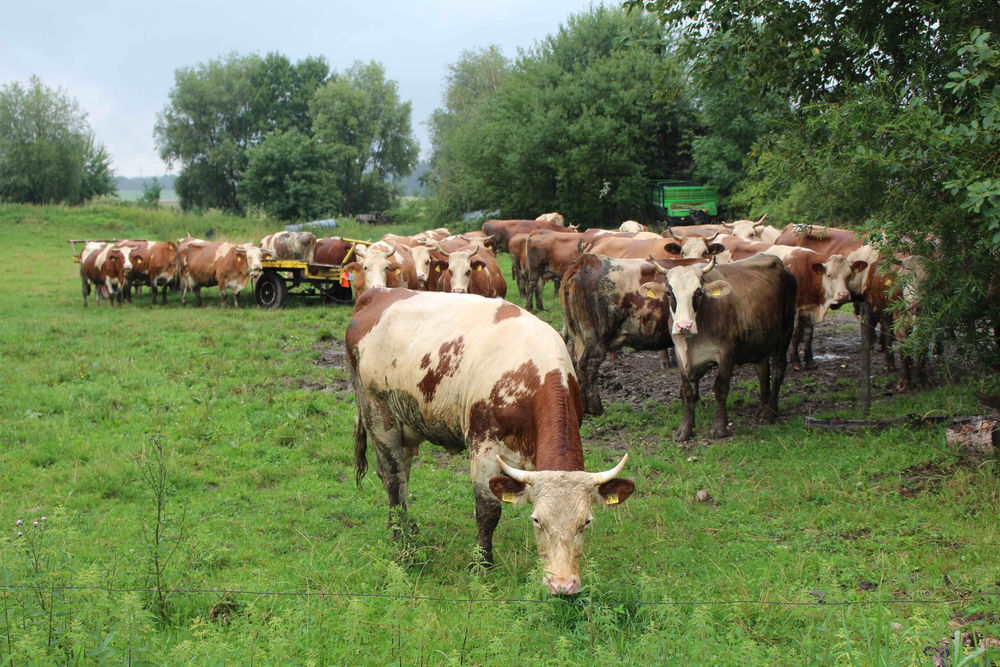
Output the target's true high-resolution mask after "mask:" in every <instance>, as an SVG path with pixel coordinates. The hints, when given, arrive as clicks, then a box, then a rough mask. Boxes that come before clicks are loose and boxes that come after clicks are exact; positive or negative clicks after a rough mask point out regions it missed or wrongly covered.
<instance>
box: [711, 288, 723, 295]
mask: <svg viewBox="0 0 1000 667" xmlns="http://www.w3.org/2000/svg"><path fill="white" fill-rule="evenodd" d="M709 294H711V295H712V296H722V290H720V289H719V288H718V287H716V288H715V289H713V290H712V291H711V292H709Z"/></svg>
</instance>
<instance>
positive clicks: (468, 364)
mask: <svg viewBox="0 0 1000 667" xmlns="http://www.w3.org/2000/svg"><path fill="white" fill-rule="evenodd" d="M500 252H508V253H510V255H511V267H512V273H513V275H512V278H513V280H514V282H515V283H516V285H517V289H518V291H519V293H520V295H521V297H522V298H523V299H524V301H525V303H526V305H527V310H525V309H522V308H520V307H518V306H516V305H514V304H512V303H510V302H508V301H506V300H504V298H503V297H505V296H506V293H507V282H506V279H505V277H504V275H503V274H502V273H501V271H500V267H499V265H498V263H497V260H496V253H500ZM265 259H292V260H300V261H307V262H312V263H318V264H326V265H333V266H342V267H343V271H342V276H343V280H345V281H347V282H348V283H350V284H351V285H352V287H353V289H354V294H355V297H356V304H355V308H354V314H353V317H352V320H351V322H350V324H349V326H348V328H347V332H346V341H345V342H346V347H347V361H348V366H349V370H350V375H351V381H352V385H353V387H354V391H355V398H356V406H357V418H356V420H355V433H354V436H355V437H354V451H355V467H356V472H357V478H358V480H360V479H361V477H362V476H363V475H364V474H365V472H366V470H367V467H368V463H367V449H368V446H369V442H370V443H371V444H372V445H373V446H374V447H375V449H376V453H377V472H378V475H379V478H380V479H381V481H382V483H383V484H384V486H385V490H386V493H387V495H388V498H389V504H390V506H391V508H392V510H393V511H392V513H391V516H392V517H393V522H394V523H393V526H394V529H395V530H397V531H399V530H404V529H405V526H406V518H405V512H406V509H407V498H408V483H409V474H410V467H411V464H412V461H413V458H414V456H415V454H416V452H417V447H418V446H419V445H420V443H421V442H423V441H430V442H432V443H434V444H437V445H440V446H443V447H445V448H447V449H448V450H449V451H454V452H461V451H467V452H468V453H469V456H470V458H471V474H472V481H473V489H474V496H475V502H476V521H477V525H478V543H479V548H480V550H481V553H482V556H483V558H484V559H485V562H486V563H487V564H491V563H492V562H493V533H494V529H495V528H496V526H497V523H498V521H499V519H500V508H501V506H502V503H516V502H529V503H531V504H532V505H533V511H532V513H531V520H532V523H533V526H534V530H535V536H536V541H537V543H538V549H539V554H540V555H541V557H542V559H543V561H544V570H545V576H544V583H545V584H546V585H547V586H548V588H549V590H550V591H551V592H552V593H553V594H573V593H576V592H577V591H578V590H579V586H580V577H579V569H580V567H579V566H580V556H581V552H582V546H583V534H584V531H586V529H587V528H588V527H589V526H590V524H591V520H592V518H593V517H592V513H591V505H592V504H593V503H595V502H596V503H601V504H606V505H616V504H619V503H621V502H624V501H625V499H627V498H628V497H629V496H630V495H631V494H632V492H633V490H634V484H633V483H632V482H631V481H630V480H627V479H623V478H620V477H618V474H619V473H620V472H621V470H622V469H623V467H624V465H625V462H626V460H627V458H628V456H627V455H625V456H624V457H623V458H622V459H621V461H620V462H619V463H618V465H616V466H615V467H614V468H612V469H611V470H608V471H605V472H600V473H588V472H586V471H584V469H583V462H584V456H583V448H582V442H581V438H580V425H581V423H582V420H583V415H584V414H585V413H591V414H600V413H601V412H602V410H603V407H602V404H601V397H600V392H599V388H598V383H597V375H598V370H599V368H600V365H601V363H602V362H603V360H604V358H605V357H606V356H607V355H608V354H613V353H614V352H616V351H617V350H618V349H620V348H622V347H625V346H627V347H631V348H635V349H645V350H650V349H652V350H661V351H663V352H664V358H665V359H666V358H667V357H668V356H669V355H667V352H669V351H672V353H673V357H674V359H675V362H676V365H677V366H678V369H679V372H680V377H681V399H682V402H683V405H684V414H683V419H682V423H681V426H680V428H679V429H678V430H677V432H676V433H675V438H676V439H677V440H678V441H683V440H687V439H689V438H690V437H691V436H692V433H693V431H694V426H695V412H694V409H695V403H696V401H697V400H698V385H699V380H700V379H701V378H702V376H703V375H704V374H705V373H706V372H707V370H708V369H709V368H710V367H711V366H717V368H718V372H717V376H716V380H715V387H714V391H715V399H716V408H715V410H716V412H715V416H714V419H713V422H712V426H711V429H710V431H709V435H710V436H711V437H722V436H724V435H726V433H727V428H728V424H729V422H728V416H727V412H726V403H727V397H728V394H729V388H730V380H731V377H732V373H733V371H734V369H735V367H736V366H737V365H740V364H753V365H754V366H755V368H756V371H757V376H758V379H759V384H760V410H761V416H762V417H763V418H764V419H765V420H773V419H775V418H776V417H777V416H778V396H779V393H780V389H781V384H782V382H783V380H784V376H785V369H786V365H787V363H788V362H789V357H790V361H791V363H792V364H793V365H795V366H798V365H799V364H800V363H801V361H800V353H799V346H800V345H802V346H803V350H802V355H801V360H803V361H804V363H805V364H806V365H808V364H810V363H811V361H812V349H811V342H812V341H811V339H812V325H813V323H815V322H819V321H822V320H823V319H824V318H825V317H826V315H827V313H828V311H829V310H830V309H831V308H836V307H839V306H842V305H844V304H847V303H851V302H853V303H867V305H868V308H869V309H870V312H871V313H872V314H873V322H875V323H878V324H880V325H881V327H882V331H883V333H884V334H886V333H887V332H888V331H889V330H890V328H891V329H892V330H893V332H894V336H896V337H898V336H902V335H905V332H906V328H907V321H908V320H909V319H911V318H910V317H909V315H911V314H912V313H913V311H914V309H915V308H916V307H917V304H916V300H915V294H916V287H917V286H918V285H919V282H920V281H921V280H922V279H923V277H924V269H923V267H922V265H921V261H920V260H919V258H916V257H893V258H891V259H892V261H891V262H884V261H882V258H881V257H880V254H879V250H877V249H876V248H874V247H872V246H870V245H866V244H865V242H864V240H863V239H862V238H861V237H859V236H858V235H856V234H855V233H854V232H852V231H850V230H844V229H837V228H830V227H817V226H796V225H789V226H788V227H785V228H784V229H782V230H779V229H776V228H773V227H769V226H767V225H765V224H764V219H763V218H762V219H760V220H758V221H756V222H755V221H750V220H740V221H737V222H735V223H731V224H720V225H700V226H694V227H685V228H673V229H669V230H668V231H667V232H665V233H664V234H663V235H660V234H656V233H653V232H650V231H648V230H646V229H645V228H644V227H643V226H642V225H640V224H639V223H636V222H633V221H628V222H626V223H623V224H622V226H621V227H620V228H619V229H616V230H604V229H589V230H586V231H583V232H580V231H578V230H577V229H576V228H574V227H572V226H567V225H565V224H564V221H563V219H562V216H560V215H559V214H545V215H543V216H540V217H539V218H538V219H535V220H489V221H487V222H485V223H484V224H483V226H482V230H481V231H479V232H471V233H466V234H462V235H453V234H450V233H449V232H448V230H447V229H443V228H442V229H435V230H429V231H426V232H422V233H420V234H416V235H413V236H399V235H393V234H386V235H385V236H383V238H382V239H381V240H379V241H378V242H375V243H373V244H371V245H359V244H357V243H353V242H349V241H346V240H344V239H340V238H336V237H334V238H327V239H316V237H315V236H313V235H312V234H311V233H309V232H279V233H276V234H272V235H269V236H267V237H265V238H264V239H262V241H261V243H260V245H259V246H255V245H251V244H233V243H225V242H211V241H205V240H201V239H194V238H190V237H188V238H184V239H181V240H179V241H177V242H173V241H170V242H148V241H134V240H130V241H117V242H96V241H93V242H88V243H87V244H86V246H85V247H84V249H83V252H82V253H81V255H80V274H81V278H82V281H83V296H84V305H86V303H87V295H88V294H89V292H90V288H91V285H96V286H97V287H98V295H99V296H100V295H102V294H105V293H106V295H107V296H108V297H110V298H111V299H113V300H116V301H117V302H119V303H120V302H121V300H122V299H123V298H128V297H129V288H130V286H133V285H139V284H144V285H148V286H149V287H150V288H151V290H152V292H153V301H154V303H155V302H156V293H157V290H158V289H160V288H162V294H163V299H162V300H163V302H164V303H165V302H166V291H167V287H168V286H170V285H176V284H179V286H180V288H181V290H182V294H181V302H182V303H184V302H185V301H186V296H187V293H188V292H189V291H192V290H193V291H194V292H195V295H196V297H197V298H198V301H199V304H200V301H201V299H200V292H199V290H200V289H201V287H204V286H210V285H218V287H219V290H220V296H221V300H222V303H223V304H225V301H226V298H227V294H231V295H232V303H233V305H234V306H235V305H237V302H236V294H237V293H238V292H239V291H240V290H241V289H243V288H244V287H245V286H246V285H247V283H248V282H249V281H250V280H251V279H253V278H255V277H256V276H258V275H259V274H260V273H261V271H262V265H261V262H262V261H263V260H265ZM888 264H892V269H891V271H886V270H885V266H882V265H888ZM549 281H551V282H553V283H554V285H555V287H556V290H557V292H558V294H559V297H560V302H561V305H562V310H563V322H564V328H563V331H562V332H556V331H555V330H554V329H552V327H550V326H549V325H548V324H546V323H545V322H543V321H542V320H540V319H538V318H537V317H535V316H533V315H532V314H531V313H530V312H529V311H531V310H535V309H538V310H542V309H544V304H543V301H542V291H543V287H544V286H545V284H546V283H547V282H549ZM899 301H901V302H902V307H900V308H891V309H890V306H891V305H892V304H893V303H894V302H899ZM890 313H893V315H894V316H895V317H896V319H897V321H896V323H895V326H894V327H893V326H892V322H891V319H892V316H890ZM790 346H791V351H790V354H789V347H790ZM902 361H903V375H902V379H901V384H904V385H905V384H909V382H910V360H909V359H908V358H906V357H905V356H903V357H902ZM918 372H919V373H921V379H922V369H921V368H919V366H918Z"/></svg>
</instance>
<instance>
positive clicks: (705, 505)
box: [0, 205, 1000, 665]
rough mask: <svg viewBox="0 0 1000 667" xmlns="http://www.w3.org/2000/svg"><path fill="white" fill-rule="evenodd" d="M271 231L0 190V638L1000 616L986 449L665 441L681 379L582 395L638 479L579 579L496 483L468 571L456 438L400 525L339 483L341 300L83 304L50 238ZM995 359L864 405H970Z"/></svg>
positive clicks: (808, 642) (811, 637) (617, 645)
mask: <svg viewBox="0 0 1000 667" xmlns="http://www.w3.org/2000/svg"><path fill="white" fill-rule="evenodd" d="M276 228H278V225H275V224H267V223H266V222H265V221H260V220H244V219H239V218H230V217H222V216H217V217H188V216H183V215H182V214H180V213H177V212H175V211H163V210H159V211H149V210H145V209H140V208H137V207H130V206H122V205H120V206H99V207H90V208H82V209H71V208H61V207H45V208H36V207H26V206H0V240H2V242H3V247H4V248H5V249H6V250H7V253H6V255H7V261H6V262H4V264H3V266H2V268H0V279H2V282H0V284H2V285H3V289H2V290H0V313H3V317H2V320H0V359H2V363H0V377H2V380H3V391H2V393H0V585H2V587H0V665H8V664H11V665H13V664H18V665H19V664H46V663H53V664H55V663H59V664H63V663H69V664H118V663H123V664H125V663H128V664H142V663H145V664H219V665H223V664H226V665H234V664H254V663H270V664H362V665H381V664H387V663H394V664H403V665H417V664H469V665H476V664H489V665H508V664H509V665H524V664H537V665H595V664H627V665H640V664H642V665H646V664H668V663H669V664H702V665H750V664H781V665H802V664H818V665H826V664H858V665H883V664H885V665H913V664H929V663H930V658H929V657H927V656H926V655H925V654H924V648H925V647H928V646H931V645H936V644H937V643H938V642H939V640H941V639H942V638H945V637H952V636H953V635H954V634H955V633H956V632H957V631H966V632H967V631H972V630H975V631H978V632H980V633H983V634H984V635H985V636H987V637H1000V591H998V586H1000V584H998V580H1000V569H998V565H997V563H998V558H997V556H998V554H1000V546H998V545H1000V534H998V533H1000V523H998V520H997V517H998V515H1000V483H998V475H997V470H996V464H995V462H989V463H986V464H984V465H980V466H978V467H967V466H959V465H956V462H955V459H954V457H953V455H951V454H950V453H949V452H948V451H947V450H946V448H945V445H944V432H943V427H939V428H925V429H908V428H894V429H889V430H884V431H880V432H877V433H875V432H873V433H867V434H840V433H819V432H815V431H810V430H806V429H805V428H804V427H803V426H802V425H801V422H799V421H798V420H794V421H788V422H786V423H783V424H780V425H776V426H773V427H767V428H756V427H751V426H741V425H740V422H741V420H738V419H737V420H734V421H736V422H737V430H736V434H735V436H734V437H732V438H730V439H727V440H725V441H721V442H714V443H713V442H704V441H699V442H696V443H694V445H693V446H691V447H686V448H684V449H681V448H679V447H678V446H677V445H675V444H674V443H673V442H672V441H671V439H670V435H669V434H670V433H671V432H672V431H673V429H674V428H675V427H676V426H677V424H678V423H679V420H680V405H679V402H678V401H677V400H673V401H671V402H670V403H669V404H659V403H655V402H650V403H648V404H646V405H645V406H644V407H643V408H642V409H633V408H629V407H627V406H625V405H620V404H619V405H611V406H609V410H608V412H607V414H605V415H604V416H603V417H601V418H599V419H594V418H588V419H587V420H586V422H585V427H584V443H585V448H586V460H587V468H588V469H590V470H595V469H604V468H608V467H610V466H611V465H613V464H614V462H616V461H617V460H618V458H619V457H620V455H621V452H622V451H625V450H627V451H628V452H629V453H630V455H631V458H630V461H629V465H628V467H627V469H626V473H627V475H628V476H629V477H631V478H633V479H634V480H635V483H636V487H637V491H636V494H635V495H634V496H633V497H632V498H631V499H630V500H629V501H628V502H627V503H625V504H623V505H622V506H620V507H618V508H615V509H613V510H612V509H608V510H603V509H598V510H597V511H595V521H594V524H595V525H594V527H593V528H592V529H591V531H590V532H589V534H588V538H587V550H586V552H585V560H586V562H585V564H584V570H583V581H584V590H583V592H582V593H581V594H580V595H579V596H577V597H576V599H575V602H576V604H565V603H563V602H561V601H560V600H558V599H555V598H551V597H549V596H548V595H547V593H546V592H545V591H544V590H543V587H542V586H541V584H540V572H539V567H538V557H537V554H536V552H535V545H534V537H533V534H532V530H531V527H530V521H529V513H530V510H529V508H526V507H517V508H510V507H505V509H504V517H503V519H502V520H501V523H500V526H499V527H498V529H497V534H496V554H497V567H496V568H495V569H494V570H493V571H491V572H488V573H477V572H474V571H470V568H469V563H470V562H471V560H472V555H473V545H474V543H475V521H474V519H473V518H472V511H473V503H472V496H471V488H470V485H469V479H468V463H467V460H466V459H464V458H463V457H460V456H455V457H449V456H447V455H446V454H444V453H443V450H440V449H439V448H436V447H434V446H431V445H424V446H423V448H422V450H421V453H420V456H419V458H418V460H417V462H416V464H415V466H414V470H413V475H412V480H411V490H412V502H411V508H412V516H413V518H415V519H416V521H417V522H418V523H419V525H420V532H419V534H418V535H417V536H416V538H415V539H414V541H413V542H412V543H409V544H407V545H405V546H400V545H398V544H395V543H393V542H391V541H389V540H388V531H387V530H386V518H387V512H386V502H385V495H384V492H383V491H382V488H381V485H380V484H379V483H378V480H377V478H376V477H375V476H374V475H370V476H369V477H368V478H366V480H365V481H364V483H363V484H362V486H361V487H360V489H359V488H357V487H355V485H354V470H353V457H352V435H351V433H352V423H353V395H352V394H351V392H350V391H347V390H346V383H345V380H344V379H345V378H346V373H345V371H344V370H342V369H341V368H338V367H337V365H336V364H332V365H331V364H328V363H325V361H326V360H327V359H328V356H329V355H328V354H326V352H327V350H328V347H329V344H330V341H331V339H340V338H342V336H343V332H344V328H345V326H346V324H347V322H348V320H349V317H350V309H349V308H348V307H345V306H332V307H329V306H322V305H319V304H317V303H309V302H305V301H293V303H292V304H291V307H289V308H286V309H284V310H281V311H263V310H260V309H257V308H256V307H253V306H252V305H251V304H252V300H251V298H250V296H249V293H247V294H244V297H243V304H244V306H245V307H244V308H242V309H240V310H231V309H225V310H223V309H220V308H218V307H217V305H216V304H217V302H216V301H215V300H213V299H212V298H211V296H212V294H213V292H214V290H209V293H208V296H209V298H208V299H207V300H206V303H207V304H208V305H207V306H206V307H204V308H201V309H195V308H187V309H184V308H181V307H180V306H179V305H178V304H177V301H178V298H177V295H176V294H172V295H171V296H170V301H171V303H170V305H168V306H167V307H165V308H153V307H151V306H150V305H149V302H148V298H149V297H148V294H145V295H143V296H141V297H139V298H137V299H136V302H135V303H134V304H133V305H131V306H126V307H123V308H112V307H108V306H107V305H106V304H101V305H100V306H99V307H94V306H93V305H92V306H91V307H90V308H87V309H84V308H83V307H82V304H81V297H80V281H79V277H78V274H77V268H76V266H75V265H74V264H73V263H72V262H71V261H70V253H69V249H68V246H67V244H66V242H65V241H66V239H68V238H107V237H112V236H115V237H124V236H130V237H144V238H151V239H155V238H160V239H163V238H175V237H178V236H181V235H183V234H185V233H190V234H192V235H196V236H199V235H204V234H205V233H206V231H207V230H209V229H211V230H213V232H214V233H215V235H216V237H217V238H228V239H234V240H255V239H259V238H260V237H261V236H263V235H264V234H265V233H267V232H269V231H273V229H276ZM393 229H394V230H395V231H400V232H411V231H415V230H414V229H411V228H407V227H406V226H399V227H395V228H393ZM342 233H343V234H344V235H345V236H362V237H365V236H367V237H371V236H372V233H373V230H372V229H371V228H367V227H362V226H360V225H358V226H352V225H347V226H346V227H345V228H344V229H343V230H342ZM512 291H513V293H514V294H515V295H516V291H514V290H512ZM551 303H552V305H553V306H554V305H555V303H556V302H554V301H553V302H551ZM546 317H547V318H549V321H550V322H552V323H554V324H555V325H557V326H558V325H559V315H558V314H555V313H549V314H547V315H546ZM321 362H323V363H321ZM998 385H1000V382H998V379H997V378H996V377H991V376H984V377H981V378H980V379H978V380H976V381H975V382H972V383H969V384H966V385H961V386H946V387H939V388H937V389H934V390H932V391H928V392H925V393H919V394H912V395H909V396H906V397H903V398H899V399H897V400H894V401H892V402H878V403H876V404H875V405H874V406H873V414H874V416H876V417H881V416H895V415H901V414H907V413H924V412H927V411H929V410H934V409H936V410H943V411H944V412H945V413H948V414H955V415H960V414H975V413H978V412H979V408H977V406H976V401H975V398H974V397H973V394H972V392H973V391H974V390H975V389H981V390H988V391H993V392H996V391H998V389H1000V386H998ZM637 390H638V389H637ZM735 393H737V392H736V391H735V390H734V394H735ZM705 414H706V412H705V411H704V410H702V419H703V422H702V423H704V415H705ZM699 490H706V491H708V492H709V493H710V494H711V496H712V498H713V500H712V501H711V502H696V500H695V495H696V493H697V492H698V491H699ZM43 516H44V517H45V521H40V519H41V517H43ZM17 520H23V521H24V524H23V525H20V526H19V525H15V522H16V521H17ZM34 521H39V525H38V526H37V527H36V526H34V525H32V523H33V522H34ZM19 531H20V532H22V533H23V535H21V536H18V532H19ZM157 582H159V585H160V587H161V588H166V589H183V590H184V591H195V592H173V593H170V594H168V595H165V596H162V597H161V596H157V595H156V594H155V593H150V592H148V590H149V589H151V588H155V587H156V584H157ZM223 590H228V591H240V592H236V593H221V592H218V591H223ZM988 591H992V594H988V593H987V592H988ZM280 593H303V594H305V595H294V596H293V595H278V594H280ZM378 596H385V597H378ZM390 596H400V597H390ZM406 596H415V597H406ZM495 599H502V600H503V601H494V600H495ZM941 601H944V602H941ZM971 651H972V649H970V648H962V647H958V648H957V649H956V650H953V651H952V654H951V657H950V658H949V660H951V662H950V663H948V664H955V665H957V664H959V662H960V660H961V659H962V655H968V653H969V652H971ZM987 657H992V659H994V660H997V659H1000V651H993V654H992V656H987Z"/></svg>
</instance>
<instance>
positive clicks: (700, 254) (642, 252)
mask: <svg viewBox="0 0 1000 667" xmlns="http://www.w3.org/2000/svg"><path fill="white" fill-rule="evenodd" d="M644 233H645V232H644ZM684 242H685V243H689V244H690V249H691V252H690V254H691V255H692V256H693V257H694V258H701V259H707V258H708V257H711V256H712V254H713V253H715V252H722V251H724V250H725V248H724V247H723V246H722V245H720V244H717V243H714V242H713V243H706V242H705V239H704V238H702V237H700V236H695V237H691V238H688V239H686V240H685V241H684ZM586 250H587V252H589V253H593V254H596V255H607V256H608V257H617V258H619V259H646V258H648V257H650V256H652V257H653V259H656V260H664V259H671V260H675V259H682V258H688V257H687V254H688V253H686V252H685V251H684V250H683V249H682V246H681V245H680V244H679V243H677V242H676V241H664V240H663V239H662V238H651V239H647V238H622V237H620V236H617V235H609V236H602V237H600V238H598V239H596V240H594V242H593V243H591V244H590V246H589V247H588V248H587V249H586ZM696 250H697V252H696Z"/></svg>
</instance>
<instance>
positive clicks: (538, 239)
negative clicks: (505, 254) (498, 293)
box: [522, 229, 586, 310]
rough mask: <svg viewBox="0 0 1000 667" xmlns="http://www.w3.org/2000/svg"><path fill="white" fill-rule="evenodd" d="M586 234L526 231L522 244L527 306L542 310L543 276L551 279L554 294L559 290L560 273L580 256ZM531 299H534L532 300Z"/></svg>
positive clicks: (545, 278) (541, 230)
mask: <svg viewBox="0 0 1000 667" xmlns="http://www.w3.org/2000/svg"><path fill="white" fill-rule="evenodd" d="M585 235H586V234H577V233H575V232H554V231H551V230H548V229H540V230H536V231H534V232H531V234H529V235H528V240H527V242H526V245H525V251H524V252H525V264H524V266H523V267H522V269H523V281H524V291H525V294H526V302H525V305H526V306H527V308H528V310H533V308H532V306H534V307H536V308H537V309H538V310H545V304H544V303H542V290H543V289H544V287H545V282H546V280H552V281H553V285H554V287H555V291H554V292H553V294H554V295H555V294H558V293H559V285H560V283H561V282H562V276H563V273H565V271H566V269H567V268H568V267H569V265H570V264H572V263H573V260H575V259H576V258H577V257H579V256H580V244H581V241H582V240H583V239H582V238H581V237H584V236H585ZM532 302H534V303H532Z"/></svg>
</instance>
